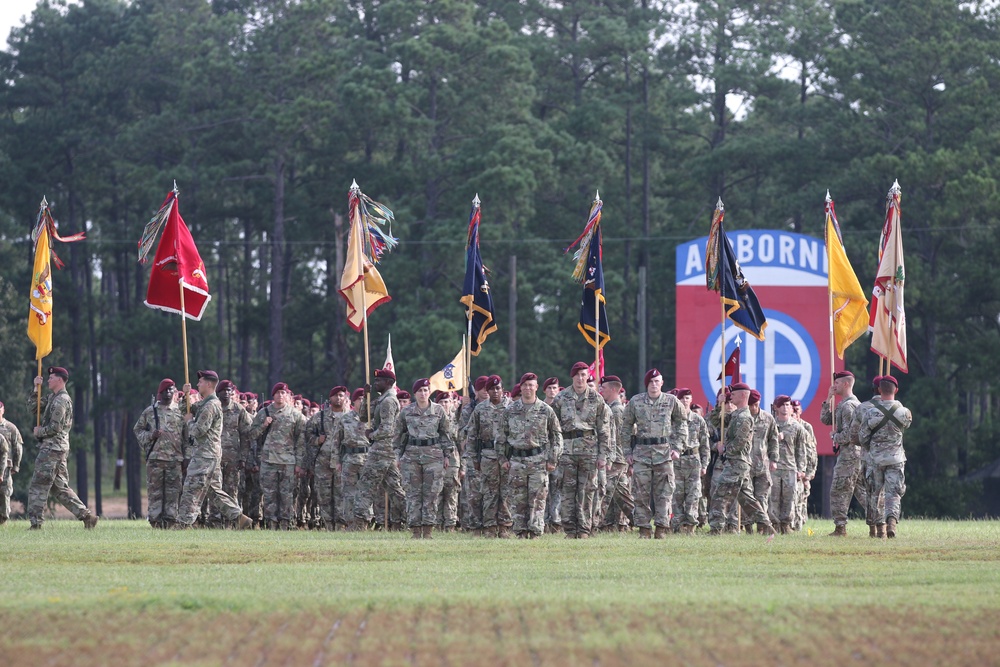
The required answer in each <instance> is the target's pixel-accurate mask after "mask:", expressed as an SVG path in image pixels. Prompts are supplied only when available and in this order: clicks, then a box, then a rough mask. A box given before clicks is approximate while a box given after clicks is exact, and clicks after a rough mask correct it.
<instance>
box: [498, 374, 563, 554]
mask: <svg viewBox="0 0 1000 667" xmlns="http://www.w3.org/2000/svg"><path fill="white" fill-rule="evenodd" d="M519 384H520V385H521V396H520V397H519V398H518V399H517V400H516V401H514V402H513V403H511V404H510V405H508V406H507V408H506V409H505V410H504V411H503V413H502V415H501V420H500V423H499V424H498V429H499V434H498V437H497V445H496V447H497V448H499V450H498V460H499V461H500V464H501V465H502V466H503V467H504V468H505V469H506V470H507V471H508V473H509V474H508V476H507V479H506V482H505V484H504V487H503V489H502V493H503V495H504V498H505V500H506V502H507V504H508V506H509V507H510V508H511V510H512V511H511V518H512V521H513V528H514V532H515V533H516V534H517V536H518V537H519V538H522V539H535V538H536V537H539V536H540V535H541V534H542V533H543V532H544V531H545V496H546V492H547V490H548V482H549V480H548V473H549V472H551V471H552V470H554V469H555V467H556V462H557V461H558V460H559V454H560V451H561V449H562V431H561V430H560V427H559V421H558V419H557V418H556V413H555V411H553V410H552V408H551V407H549V405H548V404H547V403H545V401H542V400H539V398H538V376H536V375H535V374H534V373H525V374H524V375H523V376H521V382H520V383H519Z"/></svg>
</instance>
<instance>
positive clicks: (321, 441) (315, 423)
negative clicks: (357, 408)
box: [303, 385, 368, 531]
mask: <svg viewBox="0 0 1000 667" xmlns="http://www.w3.org/2000/svg"><path fill="white" fill-rule="evenodd" d="M348 407H349V406H348V405H347V387H345V386H344V385H338V386H336V387H334V388H333V389H331V390H330V404H329V405H328V406H327V407H325V408H322V409H321V410H320V411H319V412H317V413H316V414H314V415H313V416H312V417H310V418H309V420H308V421H307V422H306V426H305V447H304V448H303V449H304V451H305V458H306V467H307V468H308V467H311V468H312V470H313V484H314V486H315V490H316V497H317V511H318V512H319V518H320V520H321V521H322V522H323V527H324V528H326V530H329V531H334V530H336V529H337V524H338V523H339V524H340V527H341V528H347V526H348V524H349V523H351V522H353V521H354V500H355V499H354V498H353V497H352V498H351V503H350V504H349V505H348V504H347V499H346V498H344V486H343V481H342V476H341V472H340V471H341V465H340V455H339V451H338V447H337V444H336V442H335V439H336V433H337V427H338V424H339V423H340V420H341V419H343V417H344V416H345V415H346V414H347V413H348V412H349V411H350V410H349V409H348ZM355 417H356V415H355ZM355 421H356V422H357V428H356V429H354V430H352V434H355V431H356V432H357V434H360V436H361V438H362V439H363V444H361V445H360V446H361V447H363V448H364V450H365V453H367V452H368V438H366V437H365V425H364V424H363V423H362V422H361V420H359V419H356V420H355ZM347 446H348V447H353V446H355V445H354V443H353V442H352V443H351V444H349V445H347ZM310 464H311V465H310ZM346 510H349V511H346Z"/></svg>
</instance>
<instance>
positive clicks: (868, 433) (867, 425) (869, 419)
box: [858, 375, 913, 539]
mask: <svg viewBox="0 0 1000 667" xmlns="http://www.w3.org/2000/svg"><path fill="white" fill-rule="evenodd" d="M897 391H899V382H898V381H897V380H896V378H894V377H893V376H891V375H885V376H883V377H882V379H881V380H880V382H879V394H880V395H879V397H878V398H873V399H872V401H871V404H872V408H871V409H869V410H867V411H866V412H865V414H863V415H862V416H861V422H860V425H859V429H858V439H859V440H860V441H861V442H863V443H868V447H869V451H870V454H869V456H870V461H871V471H870V473H869V475H870V476H871V478H872V485H871V486H872V489H871V493H870V495H869V496H868V507H869V512H872V513H874V512H875V511H876V509H875V508H876V506H877V504H878V496H879V494H881V493H883V492H884V493H885V514H884V517H885V518H884V521H883V523H885V536H886V537H888V538H890V539H891V538H894V537H896V524H897V523H898V522H899V514H900V501H901V499H902V497H903V494H905V493H906V476H905V474H904V467H905V466H906V452H905V451H904V450H903V431H905V430H906V429H908V428H910V424H911V423H912V422H913V416H912V415H911V414H910V411H909V410H908V409H907V408H905V407H903V405H902V403H900V402H899V401H897V400H896V392H897Z"/></svg>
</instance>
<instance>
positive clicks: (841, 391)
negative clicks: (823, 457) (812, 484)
mask: <svg viewBox="0 0 1000 667" xmlns="http://www.w3.org/2000/svg"><path fill="white" fill-rule="evenodd" d="M834 396H838V397H839V398H840V403H839V404H837V408H836V410H832V409H831V407H830V406H832V405H833V400H834V399H833V397H834ZM860 403H861V402H860V401H859V400H858V397H857V396H855V395H854V374H853V373H851V372H850V371H837V372H836V373H834V374H833V385H832V386H831V387H830V391H829V393H828V394H827V397H826V400H825V401H824V402H823V406H822V408H821V410H820V416H819V419H820V421H821V422H823V423H824V424H826V425H827V426H830V425H832V426H833V433H832V435H831V439H832V440H833V453H834V454H836V455H837V463H836V464H835V465H834V467H833V482H832V483H831V484H830V512H831V513H832V514H833V532H832V533H830V536H831V537H845V536H846V535H847V511H848V510H849V509H850V507H851V497H852V496H853V497H856V498H857V499H858V502H859V503H860V504H861V506H862V507H867V505H868V496H867V494H865V484H864V479H863V478H862V476H861V448H860V447H858V445H857V444H855V443H854V442H853V441H852V439H851V423H852V422H853V421H854V412H855V410H857V408H858V405H860ZM835 416H836V419H834V417H835Z"/></svg>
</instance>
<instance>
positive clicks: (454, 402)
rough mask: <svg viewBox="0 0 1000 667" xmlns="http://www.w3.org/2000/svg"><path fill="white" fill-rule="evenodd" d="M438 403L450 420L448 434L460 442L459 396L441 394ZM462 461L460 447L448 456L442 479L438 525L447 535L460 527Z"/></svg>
mask: <svg viewBox="0 0 1000 667" xmlns="http://www.w3.org/2000/svg"><path fill="white" fill-rule="evenodd" d="M436 403H437V404H438V405H439V406H441V408H442V409H443V410H444V414H445V416H446V417H447V418H448V433H449V438H450V439H451V442H452V443H456V442H458V405H459V399H458V394H456V393H455V392H453V391H444V392H441V394H440V396H438V399H437V401H436ZM461 472H462V460H461V458H460V454H459V451H458V447H457V446H456V447H453V448H452V450H451V453H450V454H449V455H448V465H447V467H446V468H445V470H444V472H443V473H442V477H441V482H442V483H441V500H439V501H438V512H437V525H438V528H440V529H441V530H442V531H443V532H445V533H453V532H455V526H456V525H458V496H459V492H460V491H461V489H462V479H461V477H462V475H461Z"/></svg>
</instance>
